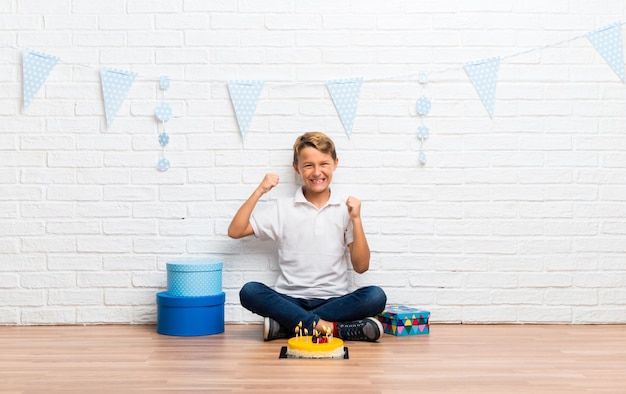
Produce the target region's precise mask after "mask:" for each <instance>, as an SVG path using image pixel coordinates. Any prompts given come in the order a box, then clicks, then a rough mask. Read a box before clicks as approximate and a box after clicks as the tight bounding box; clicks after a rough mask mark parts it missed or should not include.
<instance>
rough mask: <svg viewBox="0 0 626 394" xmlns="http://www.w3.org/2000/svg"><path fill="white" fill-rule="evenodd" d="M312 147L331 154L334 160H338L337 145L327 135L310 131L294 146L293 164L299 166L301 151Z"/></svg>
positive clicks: (298, 139)
mask: <svg viewBox="0 0 626 394" xmlns="http://www.w3.org/2000/svg"><path fill="white" fill-rule="evenodd" d="M308 146H310V147H312V148H315V149H317V150H318V151H320V152H322V153H327V154H329V155H330V156H331V157H332V158H333V160H337V151H335V143H334V142H333V140H331V139H330V137H328V136H327V135H326V134H324V133H322V132H319V131H309V132H307V133H304V134H302V135H301V136H300V137H298V138H297V139H296V142H295V143H294V144H293V163H294V164H296V165H297V164H298V156H299V155H300V151H301V150H302V149H304V148H306V147H308Z"/></svg>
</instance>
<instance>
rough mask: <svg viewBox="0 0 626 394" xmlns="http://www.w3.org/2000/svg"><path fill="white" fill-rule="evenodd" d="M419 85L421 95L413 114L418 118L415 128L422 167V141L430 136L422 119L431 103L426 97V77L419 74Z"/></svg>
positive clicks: (424, 159) (423, 157)
mask: <svg viewBox="0 0 626 394" xmlns="http://www.w3.org/2000/svg"><path fill="white" fill-rule="evenodd" d="M419 82H420V85H422V95H421V96H420V98H418V99H417V102H416V103H415V112H417V114H418V115H419V116H420V123H421V124H420V126H419V127H418V128H417V138H419V140H420V150H419V160H420V163H421V164H422V165H424V164H426V154H425V153H424V150H423V148H424V140H426V138H428V136H429V135H430V128H429V127H428V126H426V125H425V123H424V118H425V117H426V115H428V113H429V112H430V108H431V105H432V104H431V102H430V100H429V99H428V97H426V84H427V83H428V75H427V74H425V73H421V74H420V76H419Z"/></svg>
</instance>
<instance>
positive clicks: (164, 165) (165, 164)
mask: <svg viewBox="0 0 626 394" xmlns="http://www.w3.org/2000/svg"><path fill="white" fill-rule="evenodd" d="M157 168H158V169H159V170H160V171H167V170H169V169H170V161H169V160H167V159H165V158H163V159H161V160H159V162H158V163H157Z"/></svg>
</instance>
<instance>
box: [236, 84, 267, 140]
mask: <svg viewBox="0 0 626 394" xmlns="http://www.w3.org/2000/svg"><path fill="white" fill-rule="evenodd" d="M262 91H263V81H229V82H228V92H229V93H230V99H231V101H232V103H233V108H234V109H235V116H236V117H237V123H239V131H240V132H241V136H242V137H243V138H246V134H247V133H248V127H250V123H251V122H252V117H254V111H256V105H257V103H258V101H259V96H261V92H262Z"/></svg>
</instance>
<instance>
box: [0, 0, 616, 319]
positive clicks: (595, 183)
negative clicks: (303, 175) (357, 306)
mask: <svg viewBox="0 0 626 394" xmlns="http://www.w3.org/2000/svg"><path fill="white" fill-rule="evenodd" d="M625 13H626V5H625V4H624V2H623V1H621V0H602V1H596V2H589V1H583V0H555V1H535V0H532V1H529V0H523V1H522V0H507V1H497V2H494V1H487V0H483V1H436V2H416V1H407V0H391V1H385V2H380V1H374V0H363V1H348V0H325V1H314V2H311V1H303V0H272V1H262V2H259V1H254V0H240V1H199V0H162V1H146V0H109V1H106V2H94V1H87V0H54V1H49V0H45V1H44V0H29V1H21V0H20V1H5V2H0V37H1V40H0V44H1V47H0V90H1V91H2V97H0V324H4V325H16V324H17V325H19V324H95V323H154V322H155V321H156V306H155V294H156V293H157V292H159V291H162V290H164V288H165V287H166V272H165V263H166V262H167V261H169V260H175V259H180V258H188V257H197V258H209V259H220V260H222V261H223V262H224V271H223V284H224V291H225V292H226V295H227V298H226V320H227V322H231V323H244V322H258V321H259V320H260V319H259V317H258V316H254V315H252V314H250V313H249V312H247V311H245V310H244V309H243V308H242V307H241V306H240V305H239V301H238V291H239V288H240V287H241V285H242V284H243V283H245V282H246V281H249V280H260V281H265V282H267V283H269V284H271V283H273V281H274V280H275V277H276V269H277V267H276V262H275V251H274V249H273V247H272V245H271V244H270V243H267V242H261V241H258V240H255V239H245V240H241V241H236V240H231V239H229V238H228V237H227V236H226V228H227V227H228V223H229V221H230V218H231V217H232V215H233V214H234V212H235V211H236V209H237V208H238V207H239V205H240V204H241V202H242V201H243V200H244V199H245V198H247V196H248V195H249V194H250V192H251V191H252V189H253V188H254V187H255V186H256V184H257V183H258V182H259V181H260V180H261V178H262V176H263V174H264V173H266V172H269V171H271V172H276V173H279V174H280V175H281V177H282V179H283V182H282V186H279V187H278V188H277V189H275V190H274V191H273V192H272V193H271V195H270V196H269V197H268V198H272V197H279V196H287V195H290V194H292V192H293V190H294V187H295V184H296V179H295V176H294V174H293V172H292V170H291V166H290V162H289V160H290V157H291V152H290V146H291V145H292V143H293V140H294V139H295V137H296V136H298V135H299V134H301V133H302V132H304V131H308V130H323V131H325V132H327V133H328V134H329V135H331V136H332V137H333V138H334V139H335V141H336V143H337V146H338V148H339V157H340V166H339V169H338V171H337V173H336V177H335V180H336V187H337V188H340V189H341V190H345V191H348V192H350V193H351V194H353V195H355V196H357V197H359V198H360V199H361V200H362V201H363V217H364V221H365V229H366V232H367V236H368V238H369V242H370V246H371V249H372V264H371V268H370V271H369V272H367V273H365V274H364V275H354V276H353V277H352V280H353V285H354V286H362V285H368V284H379V285H381V286H382V287H383V288H384V289H385V290H386V292H387V294H388V297H389V303H392V304H408V305H413V306H419V307H422V308H427V309H429V310H431V312H432V320H433V322H464V323H626V312H625V311H626V224H625V223H626V206H625V204H624V203H625V202H626V171H625V170H626V134H625V133H624V130H626V111H625V110H624V108H626V88H625V87H624V84H623V83H621V82H620V81H619V79H618V78H617V77H616V75H615V73H614V72H613V71H612V70H611V69H610V67H609V66H608V65H607V64H606V63H605V61H604V60H603V59H602V58H601V56H600V55H599V54H598V53H597V52H596V51H595V49H594V48H593V47H592V46H591V44H590V43H589V42H588V41H587V40H586V39H584V38H582V39H577V40H570V41H567V42H565V43H563V44H561V45H557V46H550V47H546V48H544V49H537V50H535V51H533V52H530V53H527V54H525V55H521V56H516V57H512V58H505V59H503V61H502V63H501V65H500V73H499V79H498V88H497V100H496V107H495V117H494V119H490V118H489V117H488V115H487V113H486V111H485V110H484V108H483V107H482V104H481V103H480V100H479V99H478V97H477V95H476V93H475V91H474V88H473V87H472V86H471V84H470V83H469V81H468V79H467V77H466V75H465V73H464V71H463V69H462V64H463V63H464V62H467V61H472V60H478V59H483V58H486V57H490V56H502V57H504V56H508V55H510V54H516V53H520V52H522V51H525V50H528V49H532V48H540V47H543V46H545V45H548V44H552V43H556V42H559V41H561V40H569V39H570V38H573V37H576V36H579V35H581V34H584V33H587V32H588V31H591V30H594V29H597V28H600V27H602V26H605V25H607V24H609V23H613V22H616V21H620V20H621V19H625V18H624V14H625ZM16 48H17V49H16ZM21 48H30V49H35V50H41V51H44V52H47V53H50V54H53V55H56V56H59V57H60V58H61V59H62V61H61V62H60V63H59V64H58V65H57V66H56V68H55V69H54V71H53V73H52V74H51V75H50V77H49V78H48V80H47V82H46V84H45V85H44V87H43V88H42V89H41V90H40V91H39V93H38V94H37V96H36V98H35V100H34V101H33V102H32V104H31V106H30V107H29V108H28V110H27V111H25V112H24V111H22V109H21V100H22V93H21V86H22V85H21V78H22V77H21V76H22V74H21V72H22V71H21V53H20V51H19V50H18V49H21ZM84 66H87V67H84ZM99 67H116V68H121V69H129V70H132V71H135V72H137V73H138V74H139V78H138V79H137V80H136V82H135V84H134V85H133V87H132V89H131V91H130V92H129V95H128V99H127V100H126V101H125V103H124V104H123V105H122V108H121V109H120V111H119V113H118V115H117V118H116V120H115V122H114V123H113V126H112V127H111V128H109V129H106V127H105V119H104V110H103V104H102V98H101V88H100V83H99V75H98V68H99ZM446 68H449V70H448V71H446V72H441V73H433V74H431V75H430V82H429V84H428V85H427V90H426V93H427V95H428V97H429V98H430V99H431V100H432V102H433V107H432V112H431V113H430V114H429V115H428V116H427V118H426V123H427V124H428V125H429V126H430V127H431V131H432V134H431V137H430V138H429V139H428V140H427V141H426V143H425V146H424V148H425V151H426V154H427V155H428V159H429V162H428V165H426V166H424V167H422V166H420V165H419V163H418V150H419V141H418V140H417V138H416V136H415V130H416V127H417V125H418V124H419V123H420V122H419V119H418V118H417V117H416V116H415V109H414V103H415V100H416V98H417V97H419V95H421V88H420V86H419V84H418V83H417V81H416V80H409V79H407V77H406V76H408V75H411V74H417V73H418V72H420V71H430V70H442V69H446ZM161 75H168V76H169V77H170V78H171V79H172V83H171V88H170V89H169V91H168V93H167V98H168V101H169V103H170V104H171V105H172V107H173V108H174V117H173V119H172V120H171V121H170V122H169V123H168V125H167V126H168V128H167V130H168V133H169V134H170V137H171V139H170V144H169V146H168V152H167V156H168V158H169V159H170V160H171V162H172V168H171V169H170V170H169V171H167V172H165V173H161V172H158V171H157V170H156V169H155V165H156V161H157V160H158V156H159V149H160V147H159V145H158V142H157V134H158V133H157V124H156V120H155V118H154V116H153V113H154V109H155V107H156V105H157V103H158V102H159V100H160V96H159V89H158V79H159V77H160V76H161ZM353 76H362V77H364V78H365V79H366V81H365V82H364V84H363V88H362V95H361V101H360V104H359V108H358V113H357V117H356V122H355V128H354V133H353V135H352V138H351V139H348V138H347V137H346V136H345V133H344V131H343V129H342V126H341V123H340V122H339V119H338V117H337V115H336V112H335V109H334V107H333V104H332V101H331V100H330V98H329V95H328V93H327V91H326V88H325V87H324V81H325V80H328V79H337V78H344V77H353ZM379 77H398V78H396V79H393V80H384V81H380V80H379V81H377V82H369V81H367V79H368V78H369V79H371V78H379ZM230 79H262V80H265V81H266V86H265V89H264V91H263V93H262V95H261V100H260V101H259V104H258V107H257V113H256V116H255V118H254V121H253V122H252V125H251V128H250V131H249V133H248V136H247V138H246V140H245V141H242V140H241V137H240V134H239V130H238V127H237V124H236V120H235V117H234V114H233V110H232V105H231V103H230V100H229V95H228V90H227V89H226V85H225V82H226V81H227V80H230Z"/></svg>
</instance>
